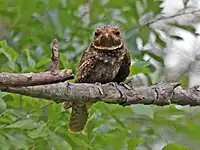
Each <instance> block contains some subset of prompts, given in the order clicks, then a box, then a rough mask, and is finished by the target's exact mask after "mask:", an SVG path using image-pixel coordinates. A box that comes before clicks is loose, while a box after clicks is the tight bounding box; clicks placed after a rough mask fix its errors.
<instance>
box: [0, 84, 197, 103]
mask: <svg viewBox="0 0 200 150" xmlns="http://www.w3.org/2000/svg"><path fill="white" fill-rule="evenodd" d="M0 89H1V90H2V91H5V92H11V93H18V94H22V95H27V96H32V97H37V98H45V99H48V100H54V101H56V102H58V103H61V102H66V101H85V102H86V101H92V102H97V101H103V102H106V103H114V104H121V105H124V106H126V105H131V104H145V105H150V104H154V105H160V106H162V105H169V104H178V105H190V106H197V105H200V89H199V87H193V88H188V89H184V88H182V87H181V86H180V85H179V84H177V83H162V84H157V85H152V86H142V87H137V88H129V89H128V88H126V87H124V86H122V85H116V86H113V85H112V84H110V83H107V84H102V85H101V86H99V85H96V84H87V83H69V82H63V83H57V84H49V85H39V86H29V87H0Z"/></svg>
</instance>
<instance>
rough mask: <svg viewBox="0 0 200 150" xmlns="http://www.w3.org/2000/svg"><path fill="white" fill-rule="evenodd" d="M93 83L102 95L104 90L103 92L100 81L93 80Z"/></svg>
mask: <svg viewBox="0 0 200 150" xmlns="http://www.w3.org/2000/svg"><path fill="white" fill-rule="evenodd" d="M95 84H96V85H97V86H98V89H99V92H100V94H101V95H104V92H103V88H102V84H101V83H100V82H95Z"/></svg>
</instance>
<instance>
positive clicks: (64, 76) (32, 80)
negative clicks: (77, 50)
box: [0, 69, 73, 86]
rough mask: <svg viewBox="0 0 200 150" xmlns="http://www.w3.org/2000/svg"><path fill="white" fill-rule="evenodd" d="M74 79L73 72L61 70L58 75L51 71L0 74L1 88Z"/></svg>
mask: <svg viewBox="0 0 200 150" xmlns="http://www.w3.org/2000/svg"><path fill="white" fill-rule="evenodd" d="M69 79H73V74H72V70H70V69H64V70H59V71H58V72H57V73H56V74H52V72H51V71H47V72H39V73H21V74H20V73H3V72H2V73H0V86H30V85H43V84H50V83H58V82H63V81H66V80H69Z"/></svg>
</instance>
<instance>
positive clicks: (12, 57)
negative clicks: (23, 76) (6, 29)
mask: <svg viewBox="0 0 200 150" xmlns="http://www.w3.org/2000/svg"><path fill="white" fill-rule="evenodd" d="M0 47H1V48H0V55H1V54H3V55H4V56H5V57H6V58H7V59H8V66H9V67H10V68H11V69H12V70H15V69H16V60H17V57H18V54H17V53H16V52H15V50H13V49H12V48H11V47H9V46H8V45H7V43H6V41H0Z"/></svg>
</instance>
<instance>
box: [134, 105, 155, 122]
mask: <svg viewBox="0 0 200 150" xmlns="http://www.w3.org/2000/svg"><path fill="white" fill-rule="evenodd" d="M131 108H132V111H133V112H134V113H135V114H137V115H145V116H147V117H149V118H151V119H153V118H154V110H153V108H152V107H151V106H145V105H142V104H137V105H135V106H131Z"/></svg>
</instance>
